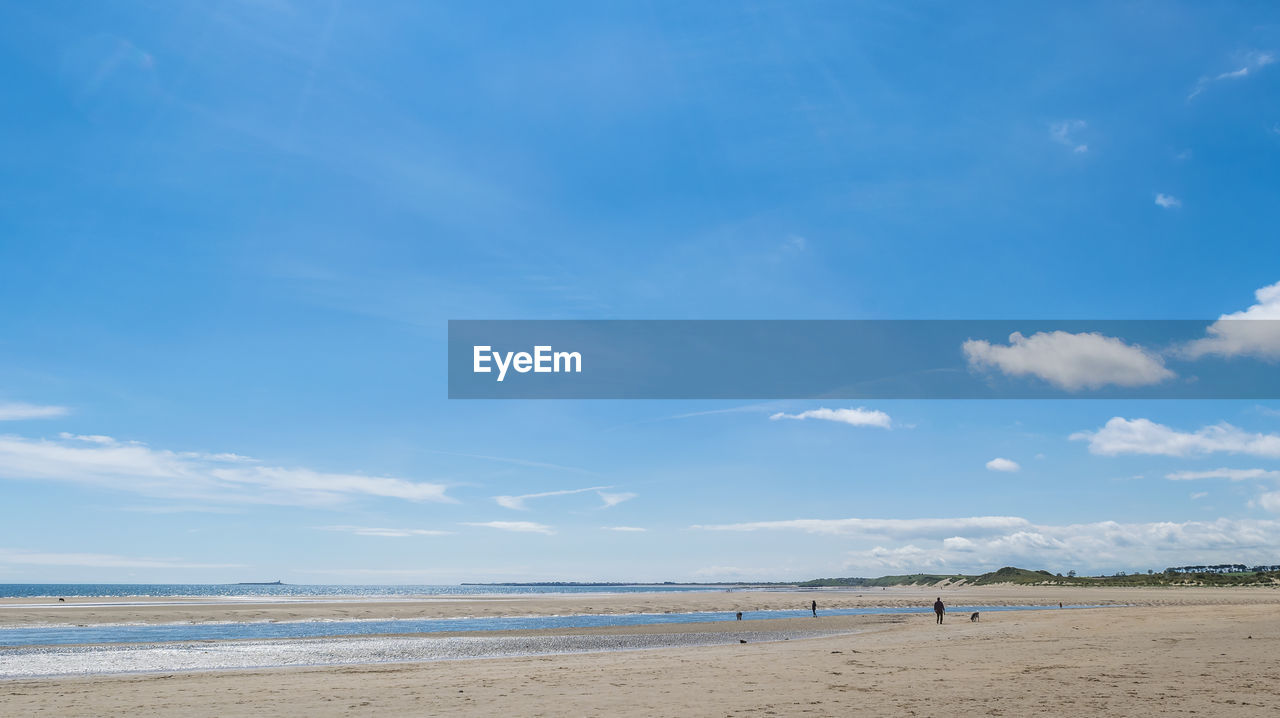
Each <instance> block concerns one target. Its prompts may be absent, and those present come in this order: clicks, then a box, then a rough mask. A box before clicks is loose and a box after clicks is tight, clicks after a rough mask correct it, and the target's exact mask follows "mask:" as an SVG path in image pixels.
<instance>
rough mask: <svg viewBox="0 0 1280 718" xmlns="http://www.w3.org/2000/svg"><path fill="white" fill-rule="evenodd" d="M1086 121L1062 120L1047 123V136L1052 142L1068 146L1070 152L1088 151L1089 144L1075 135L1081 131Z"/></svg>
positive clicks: (1086, 124)
mask: <svg viewBox="0 0 1280 718" xmlns="http://www.w3.org/2000/svg"><path fill="white" fill-rule="evenodd" d="M1088 126H1089V125H1088V123H1086V122H1085V121H1084V120H1063V121H1062V122H1054V123H1053V124H1051V125H1049V137H1050V138H1052V139H1053V141H1054V142H1056V143H1058V144H1060V145H1063V146H1064V147H1070V148H1071V151H1072V152H1075V153H1077V154H1083V153H1085V152H1088V151H1089V145H1086V144H1085V143H1083V142H1080V141H1078V140H1077V139H1076V135H1077V134H1078V133H1080V132H1083V131H1084V129H1085V128H1086V127H1088Z"/></svg>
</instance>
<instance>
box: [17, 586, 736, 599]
mask: <svg viewBox="0 0 1280 718" xmlns="http://www.w3.org/2000/svg"><path fill="white" fill-rule="evenodd" d="M734 588H741V587H735V586H708V585H705V584H703V585H697V586H688V585H677V584H643V585H641V584H636V585H615V584H603V585H599V584H598V585H585V584H558V585H540V586H529V585H515V584H469V585H404V586H386V585H351V584H246V583H222V584H214V583H0V598H120V597H124V596H146V597H151V598H316V597H324V596H332V597H335V598H338V597H343V598H345V597H356V598H409V597H414V596H482V595H486V596H487V595H495V594H497V595H528V594H574V593H671V592H679V591H716V590H721V589H723V590H733V589H734Z"/></svg>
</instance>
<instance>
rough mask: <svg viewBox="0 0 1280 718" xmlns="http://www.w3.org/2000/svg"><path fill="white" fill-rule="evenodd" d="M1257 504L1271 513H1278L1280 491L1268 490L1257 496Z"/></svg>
mask: <svg viewBox="0 0 1280 718" xmlns="http://www.w3.org/2000/svg"><path fill="white" fill-rule="evenodd" d="M1258 505H1259V506H1261V507H1262V508H1264V509H1266V510H1267V511H1270V512H1272V513H1280V491H1270V492H1267V493H1265V494H1262V495H1261V496H1259V497H1258Z"/></svg>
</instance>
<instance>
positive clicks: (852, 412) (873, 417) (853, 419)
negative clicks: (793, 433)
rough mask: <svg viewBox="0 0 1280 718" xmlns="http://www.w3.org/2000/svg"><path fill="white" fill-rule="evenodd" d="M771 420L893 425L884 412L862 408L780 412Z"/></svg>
mask: <svg viewBox="0 0 1280 718" xmlns="http://www.w3.org/2000/svg"><path fill="white" fill-rule="evenodd" d="M769 419H770V420H772V421H778V420H780V419H796V420H800V421H803V420H805V419H817V420H820V421H835V422H839V423H841V424H848V425H850V426H878V427H880V428H882V429H888V428H890V426H891V425H892V423H893V421H892V419H890V418H889V415H888V414H886V413H884V412H883V411H879V410H877V409H867V408H865V407H861V406H860V407H858V408H856V409H826V408H823V409H810V410H809V411H802V412H800V413H799V414H786V413H783V412H778V413H776V414H773V415H772V416H770V417H769Z"/></svg>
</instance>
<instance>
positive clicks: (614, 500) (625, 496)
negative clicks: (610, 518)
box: [596, 491, 640, 509]
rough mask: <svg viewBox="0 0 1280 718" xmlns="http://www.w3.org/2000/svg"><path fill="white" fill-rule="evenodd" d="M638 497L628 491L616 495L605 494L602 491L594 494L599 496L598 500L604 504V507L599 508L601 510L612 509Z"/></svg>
mask: <svg viewBox="0 0 1280 718" xmlns="http://www.w3.org/2000/svg"><path fill="white" fill-rule="evenodd" d="M639 495H640V494H633V493H631V492H629V491H621V492H618V493H616V494H611V493H606V492H604V491H597V492H596V496H599V497H600V500H601V501H603V502H604V506H601V507H600V508H602V509H609V508H613V507H614V506H617V505H618V504H620V503H622V502H623V501H630V500H631V499H634V498H635V497H637V496H639Z"/></svg>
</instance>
